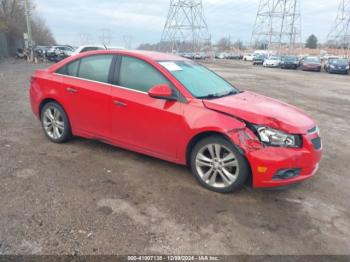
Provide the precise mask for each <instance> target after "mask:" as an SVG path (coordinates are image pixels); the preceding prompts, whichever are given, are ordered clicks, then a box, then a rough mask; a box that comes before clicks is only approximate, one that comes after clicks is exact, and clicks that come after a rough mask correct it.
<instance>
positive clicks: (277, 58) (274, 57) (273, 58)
mask: <svg viewBox="0 0 350 262" xmlns="http://www.w3.org/2000/svg"><path fill="white" fill-rule="evenodd" d="M269 60H280V58H279V57H277V56H271V57H270V58H269Z"/></svg>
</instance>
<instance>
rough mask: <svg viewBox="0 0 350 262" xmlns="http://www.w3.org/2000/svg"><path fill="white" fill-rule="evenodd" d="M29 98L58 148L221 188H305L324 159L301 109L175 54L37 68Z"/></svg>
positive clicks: (113, 54) (94, 57)
mask: <svg viewBox="0 0 350 262" xmlns="http://www.w3.org/2000/svg"><path fill="white" fill-rule="evenodd" d="M30 99H31V106H32V110H33V112H34V113H35V115H36V116H37V117H38V119H40V121H41V124H42V128H43V130H44V132H45V134H46V136H47V137H48V139H50V140H51V141H52V142H55V143H63V142H66V141H67V140H69V138H71V137H72V136H80V137H85V138H89V139H96V140H100V141H103V142H106V143H109V144H113V145H115V146H118V147H122V148H126V149H129V150H132V151H136V152H139V153H142V154H146V155H150V156H153V157H156V158H160V159H163V160H167V161H170V162H174V163H178V164H181V165H188V166H189V167H190V168H191V170H192V172H193V174H194V176H195V177H196V178H197V179H198V181H199V183H200V184H202V185H203V186H204V187H206V188H208V189H210V190H213V191H216V192H222V193H225V192H232V191H235V190H238V189H240V188H242V186H244V185H245V184H246V183H247V182H251V183H252V186H253V187H276V186H286V185H290V184H294V183H297V182H301V181H303V180H306V179H308V178H310V177H312V176H313V175H314V174H315V172H316V171H317V169H318V166H319V161H320V159H321V152H322V143H321V138H320V136H319V129H318V127H317V125H316V123H315V121H314V120H313V119H312V118H310V117H309V116H307V115H306V114H305V113H304V112H303V111H301V110H299V109H297V108H295V107H293V106H291V105H288V104H286V103H283V102H280V101H277V100H274V99H271V98H268V97H265V96H262V95H258V94H256V93H253V92H248V91H241V90H239V89H238V88H236V87H234V86H233V85H231V84H230V83H229V82H227V81H226V80H224V79H223V78H221V77H220V76H218V75H216V74H215V73H214V72H212V71H210V70H209V69H207V68H206V67H204V66H202V65H199V64H197V63H195V62H193V61H191V60H187V59H186V58H182V57H178V56H174V55H171V54H162V53H156V52H146V51H121V50H120V51H94V52H87V53H83V54H81V55H78V56H74V57H71V58H68V59H65V60H63V61H61V62H60V63H58V64H55V65H53V66H52V67H50V68H49V69H46V70H38V71H36V72H35V73H34V75H33V76H32V79H31V86H30Z"/></svg>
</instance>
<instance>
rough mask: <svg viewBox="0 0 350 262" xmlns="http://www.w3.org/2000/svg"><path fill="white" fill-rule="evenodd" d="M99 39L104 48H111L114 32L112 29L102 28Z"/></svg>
mask: <svg viewBox="0 0 350 262" xmlns="http://www.w3.org/2000/svg"><path fill="white" fill-rule="evenodd" d="M99 39H100V41H101V43H102V44H103V45H104V46H110V45H111V42H112V32H111V30H110V29H106V28H102V29H101V30H100V35H99Z"/></svg>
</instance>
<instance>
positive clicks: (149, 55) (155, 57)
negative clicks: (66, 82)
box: [49, 50, 190, 72]
mask: <svg viewBox="0 0 350 262" xmlns="http://www.w3.org/2000/svg"><path fill="white" fill-rule="evenodd" d="M111 54H112V55H129V56H134V57H137V58H140V59H144V60H151V61H155V62H157V61H190V60H189V59H187V58H184V57H181V56H177V55H174V54H169V53H160V52H154V51H143V50H95V51H88V52H83V53H79V54H77V55H75V56H70V57H69V58H66V59H64V60H62V61H61V62H58V63H56V64H54V65H53V66H51V67H50V68H49V71H50V72H52V71H55V70H57V69H58V68H60V67H61V66H62V65H64V64H67V63H70V62H72V61H74V60H76V59H80V58H83V57H87V56H92V55H111Z"/></svg>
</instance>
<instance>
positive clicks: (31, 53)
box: [24, 0, 33, 62]
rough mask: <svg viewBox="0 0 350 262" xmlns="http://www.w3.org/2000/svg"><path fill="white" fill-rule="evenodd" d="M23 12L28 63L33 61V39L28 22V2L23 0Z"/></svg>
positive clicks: (29, 22)
mask: <svg viewBox="0 0 350 262" xmlns="http://www.w3.org/2000/svg"><path fill="white" fill-rule="evenodd" d="M24 10H25V16H26V22H27V41H28V49H29V50H30V58H29V60H30V62H31V61H33V38H32V26H31V21H30V10H29V4H28V0H24Z"/></svg>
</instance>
